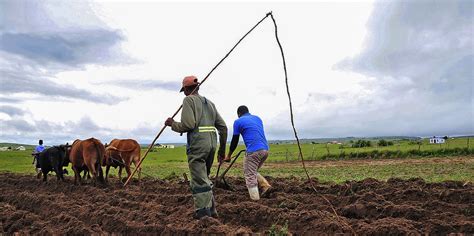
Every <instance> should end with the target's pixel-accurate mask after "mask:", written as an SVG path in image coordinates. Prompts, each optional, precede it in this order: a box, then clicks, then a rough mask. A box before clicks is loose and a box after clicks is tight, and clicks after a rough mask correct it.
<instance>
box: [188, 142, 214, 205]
mask: <svg viewBox="0 0 474 236" xmlns="http://www.w3.org/2000/svg"><path fill="white" fill-rule="evenodd" d="M215 152H216V149H215V148H211V151H210V152H199V153H193V152H189V153H188V164H189V171H190V172H191V181H190V185H191V191H192V193H193V199H194V208H195V210H199V209H202V208H211V206H212V198H213V194H212V182H211V180H210V179H209V174H210V172H211V167H212V163H213V161H214V154H215Z"/></svg>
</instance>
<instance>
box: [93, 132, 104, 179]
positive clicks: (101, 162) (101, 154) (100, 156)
mask: <svg viewBox="0 0 474 236" xmlns="http://www.w3.org/2000/svg"><path fill="white" fill-rule="evenodd" d="M91 141H92V142H93V143H94V147H95V149H96V151H97V161H96V163H95V165H96V169H97V172H98V173H99V181H102V182H103V181H104V174H103V173H102V167H101V166H102V165H105V159H104V154H105V149H104V148H103V147H104V146H103V145H102V143H100V141H99V140H97V139H91ZM101 147H102V148H101Z"/></svg>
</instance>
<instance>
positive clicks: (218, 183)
mask: <svg viewBox="0 0 474 236" xmlns="http://www.w3.org/2000/svg"><path fill="white" fill-rule="evenodd" d="M245 151H246V150H245V149H244V150H240V151H239V152H238V153H237V155H235V156H234V157H232V161H231V162H230V164H229V166H227V168H226V169H225V170H224V172H223V173H222V174H221V175H220V176H219V171H220V169H221V166H222V163H224V162H223V161H221V162H220V163H219V166H218V167H217V173H216V177H215V181H214V186H215V187H217V188H222V189H226V190H232V191H233V190H234V188H232V186H231V185H230V184H229V183H227V181H226V180H225V175H226V174H227V172H228V171H229V170H230V168H232V166H233V165H234V163H235V161H237V159H238V158H239V156H240V154H242V153H243V152H245Z"/></svg>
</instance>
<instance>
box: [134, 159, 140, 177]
mask: <svg viewBox="0 0 474 236" xmlns="http://www.w3.org/2000/svg"><path fill="white" fill-rule="evenodd" d="M139 163H140V161H138V160H134V161H133V164H134V165H135V168H138V170H137V171H138V181H140V178H141V176H142V168H141V167H138V164H139Z"/></svg>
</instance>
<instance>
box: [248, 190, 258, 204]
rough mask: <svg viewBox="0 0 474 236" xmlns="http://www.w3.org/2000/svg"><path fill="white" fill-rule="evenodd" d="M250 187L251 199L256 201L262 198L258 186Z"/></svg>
mask: <svg viewBox="0 0 474 236" xmlns="http://www.w3.org/2000/svg"><path fill="white" fill-rule="evenodd" d="M248 189H249V195H250V199H252V200H254V201H258V200H260V195H259V194H258V186H255V187H251V188H248Z"/></svg>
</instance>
